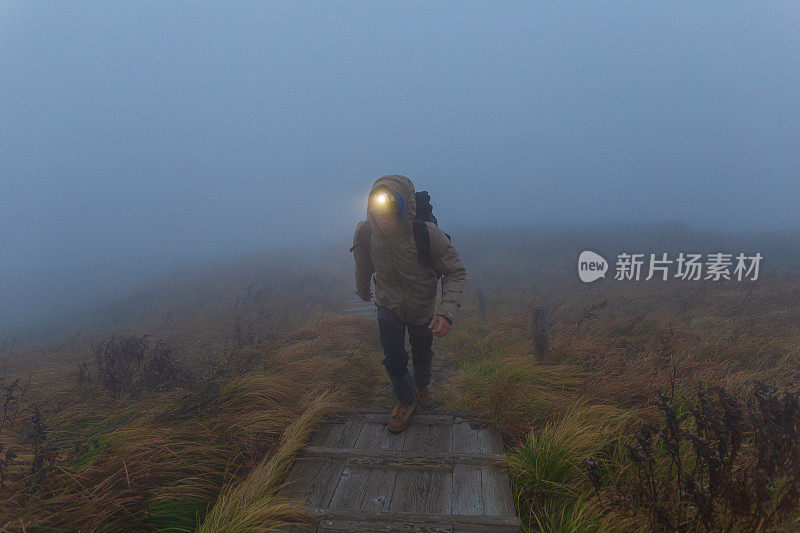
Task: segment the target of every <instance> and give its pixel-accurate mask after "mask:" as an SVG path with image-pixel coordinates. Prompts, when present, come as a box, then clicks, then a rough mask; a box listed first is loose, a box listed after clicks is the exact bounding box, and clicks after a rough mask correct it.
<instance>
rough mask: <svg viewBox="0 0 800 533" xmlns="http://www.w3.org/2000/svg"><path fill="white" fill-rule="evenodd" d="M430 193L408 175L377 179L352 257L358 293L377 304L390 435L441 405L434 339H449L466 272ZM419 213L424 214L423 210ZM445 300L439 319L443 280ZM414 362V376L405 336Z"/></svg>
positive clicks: (366, 300)
mask: <svg viewBox="0 0 800 533" xmlns="http://www.w3.org/2000/svg"><path fill="white" fill-rule="evenodd" d="M429 200H430V196H428V193H427V192H420V193H416V192H415V191H414V184H413V183H411V180H409V179H408V178H407V177H405V176H398V175H391V176H383V177H382V178H379V179H378V180H377V181H375V183H374V184H373V185H372V189H370V195H369V200H368V203H367V220H364V221H361V222H359V223H358V225H357V226H356V232H355V236H354V237H353V247H352V248H351V249H350V251H351V252H353V256H354V257H355V262H356V294H357V295H358V297H359V298H361V299H362V300H364V301H365V302H368V301H370V299H371V298H372V291H371V290H370V281H371V279H372V275H373V273H374V274H375V305H376V307H377V310H378V331H379V334H380V340H381V346H382V347H383V353H384V356H385V357H384V360H383V364H384V366H385V367H386V372H387V373H388V374H389V379H390V380H391V382H392V389H393V391H394V394H395V396H396V397H397V403H396V404H395V406H394V409H393V410H392V413H391V415H390V416H389V424H388V427H389V431H391V432H392V433H399V432H401V431H403V430H404V429H405V427H406V425H407V424H408V421H409V419H410V418H411V415H412V413H413V412H414V408H415V407H416V406H417V405H419V406H420V407H422V408H425V409H431V408H433V407H435V404H434V402H433V397H432V396H431V393H430V390H429V384H430V381H431V360H432V359H433V351H432V343H433V336H434V335H436V336H437V337H444V336H445V335H447V333H448V332H449V331H450V328H451V326H452V325H453V319H454V317H455V314H456V312H457V311H458V309H459V308H460V307H461V296H462V294H463V292H464V282H465V278H466V271H465V270H464V266H463V265H462V264H461V260H460V259H459V257H458V253H457V252H456V250H455V249H454V248H453V246H452V245H451V244H450V236H449V235H447V234H446V233H444V232H443V231H442V230H440V229H439V227H438V226H437V225H436V218H435V217H434V216H433V213H432V208H431V205H430V203H429ZM418 209H419V211H418ZM439 277H441V279H442V297H441V302H440V304H439V310H438V312H436V313H435V314H434V304H435V300H436V292H437V286H438V279H439ZM406 329H408V337H409V342H410V344H411V353H412V358H413V361H414V375H413V377H412V376H411V375H410V374H409V372H408V353H407V352H406V348H405V332H406Z"/></svg>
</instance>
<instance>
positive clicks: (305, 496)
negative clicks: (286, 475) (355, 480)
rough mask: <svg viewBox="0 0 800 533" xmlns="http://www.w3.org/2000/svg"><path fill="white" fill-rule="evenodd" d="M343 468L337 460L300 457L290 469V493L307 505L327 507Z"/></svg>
mask: <svg viewBox="0 0 800 533" xmlns="http://www.w3.org/2000/svg"><path fill="white" fill-rule="evenodd" d="M343 470H344V465H342V464H341V463H340V462H337V461H329V460H313V459H312V460H309V459H298V460H297V461H295V464H294V466H293V467H292V470H291V471H290V477H291V479H290V480H289V481H290V482H291V483H292V484H293V485H294V490H293V491H292V492H291V493H290V495H291V496H292V497H293V498H295V499H297V500H300V501H301V502H302V503H303V504H304V505H306V506H307V507H327V506H328V504H329V502H330V500H331V498H332V497H333V493H334V491H335V490H336V486H337V485H338V483H339V478H340V477H341V475H342V471H343Z"/></svg>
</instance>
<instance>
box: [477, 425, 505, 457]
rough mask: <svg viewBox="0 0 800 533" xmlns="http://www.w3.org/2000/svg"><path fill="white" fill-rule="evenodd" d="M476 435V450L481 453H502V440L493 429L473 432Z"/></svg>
mask: <svg viewBox="0 0 800 533" xmlns="http://www.w3.org/2000/svg"><path fill="white" fill-rule="evenodd" d="M475 431H476V432H477V433H478V450H479V451H480V452H483V453H500V454H502V453H503V438H502V437H501V436H500V434H499V433H498V432H497V431H495V430H494V429H490V428H484V429H477V430H475Z"/></svg>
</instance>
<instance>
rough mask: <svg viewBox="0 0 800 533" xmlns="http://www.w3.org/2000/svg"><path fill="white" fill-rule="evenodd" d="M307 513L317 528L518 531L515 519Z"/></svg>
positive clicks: (328, 511) (331, 511) (332, 511)
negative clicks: (317, 519)
mask: <svg viewBox="0 0 800 533" xmlns="http://www.w3.org/2000/svg"><path fill="white" fill-rule="evenodd" d="M311 512H312V513H313V514H316V515H318V516H319V517H320V519H321V521H322V522H321V527H323V526H322V524H323V523H325V522H338V521H352V522H360V523H372V524H381V523H388V524H396V523H399V524H406V523H408V524H416V525H427V526H429V527H443V526H447V525H451V527H452V528H453V530H454V531H455V530H456V529H458V530H464V529H465V528H470V527H472V528H476V529H474V530H475V531H496V532H498V533H500V532H518V531H519V520H518V519H517V517H516V516H484V515H449V514H426V513H404V512H397V511H362V510H349V509H311ZM480 528H484V529H480ZM373 530H374V528H373Z"/></svg>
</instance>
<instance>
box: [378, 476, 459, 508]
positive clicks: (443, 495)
mask: <svg viewBox="0 0 800 533" xmlns="http://www.w3.org/2000/svg"><path fill="white" fill-rule="evenodd" d="M449 476H450V472H439V471H419V472H418V471H413V470H400V471H398V473H397V479H396V480H395V489H394V494H393V496H392V501H391V503H390V504H389V510H390V511H396V512H409V513H433V514H444V513H449V509H450V495H451V491H452V480H451V478H450V477H449Z"/></svg>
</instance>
